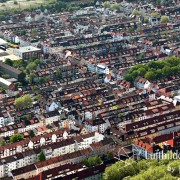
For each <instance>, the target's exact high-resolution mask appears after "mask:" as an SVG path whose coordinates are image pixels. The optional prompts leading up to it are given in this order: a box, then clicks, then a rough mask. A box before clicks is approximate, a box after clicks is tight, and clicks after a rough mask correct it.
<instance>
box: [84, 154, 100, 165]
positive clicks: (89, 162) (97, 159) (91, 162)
mask: <svg viewBox="0 0 180 180" xmlns="http://www.w3.org/2000/svg"><path fill="white" fill-rule="evenodd" d="M83 163H84V164H85V165H86V166H87V167H93V166H96V165H98V164H101V163H102V160H101V158H100V157H99V156H94V157H90V158H87V159H84V160H83Z"/></svg>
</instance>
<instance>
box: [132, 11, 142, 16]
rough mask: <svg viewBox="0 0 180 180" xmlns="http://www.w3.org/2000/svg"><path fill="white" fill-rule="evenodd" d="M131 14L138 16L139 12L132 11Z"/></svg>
mask: <svg viewBox="0 0 180 180" xmlns="http://www.w3.org/2000/svg"><path fill="white" fill-rule="evenodd" d="M132 14H133V15H140V14H141V12H140V11H137V10H133V11H132Z"/></svg>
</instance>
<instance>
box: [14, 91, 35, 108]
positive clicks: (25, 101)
mask: <svg viewBox="0 0 180 180" xmlns="http://www.w3.org/2000/svg"><path fill="white" fill-rule="evenodd" d="M32 102H33V100H32V98H31V96H30V95H29V94H26V95H24V96H22V97H19V98H17V99H15V102H14V105H15V106H16V108H17V109H23V108H27V107H29V106H31V105H32Z"/></svg>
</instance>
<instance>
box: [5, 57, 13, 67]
mask: <svg viewBox="0 0 180 180" xmlns="http://www.w3.org/2000/svg"><path fill="white" fill-rule="evenodd" d="M4 62H5V63H6V64H8V65H9V66H13V64H14V63H13V61H12V60H11V59H9V58H7V59H5V61H4Z"/></svg>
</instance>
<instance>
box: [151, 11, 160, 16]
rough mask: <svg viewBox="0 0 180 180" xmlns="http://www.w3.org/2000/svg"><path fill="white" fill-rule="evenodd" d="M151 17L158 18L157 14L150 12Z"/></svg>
mask: <svg viewBox="0 0 180 180" xmlns="http://www.w3.org/2000/svg"><path fill="white" fill-rule="evenodd" d="M151 16H152V17H158V16H159V14H158V13H157V12H152V13H151Z"/></svg>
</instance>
